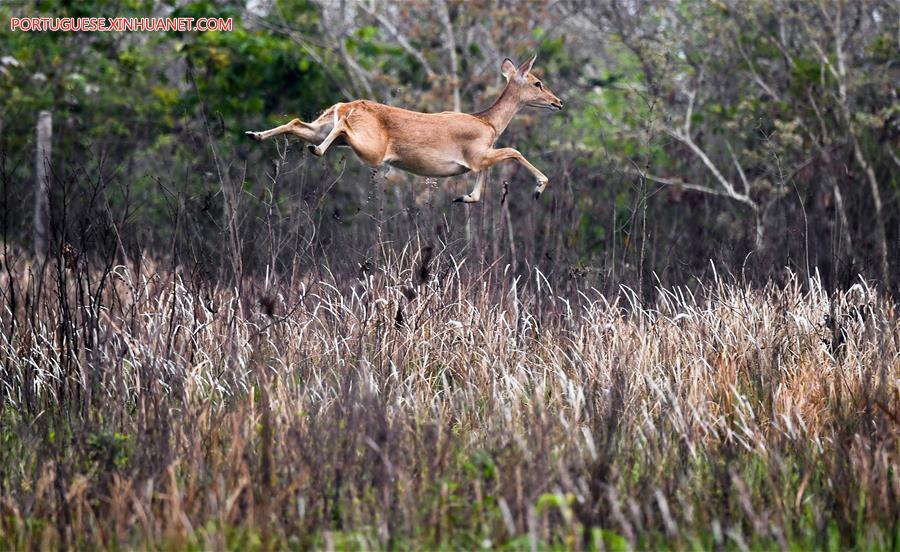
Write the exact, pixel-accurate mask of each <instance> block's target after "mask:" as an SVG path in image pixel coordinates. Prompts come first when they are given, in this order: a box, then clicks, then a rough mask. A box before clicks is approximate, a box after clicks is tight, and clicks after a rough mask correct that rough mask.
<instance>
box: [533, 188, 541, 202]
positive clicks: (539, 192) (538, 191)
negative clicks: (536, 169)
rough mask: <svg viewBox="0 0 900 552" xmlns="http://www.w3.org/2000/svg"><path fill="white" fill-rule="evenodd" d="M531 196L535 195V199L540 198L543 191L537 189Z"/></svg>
mask: <svg viewBox="0 0 900 552" xmlns="http://www.w3.org/2000/svg"><path fill="white" fill-rule="evenodd" d="M531 197H533V198H534V200H535V201H537V200H539V199H540V198H541V191H540V190H535V191H534V195H532V196H531Z"/></svg>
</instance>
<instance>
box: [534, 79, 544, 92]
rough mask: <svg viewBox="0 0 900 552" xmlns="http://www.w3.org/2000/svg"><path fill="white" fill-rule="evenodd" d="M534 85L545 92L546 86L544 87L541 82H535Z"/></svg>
mask: <svg viewBox="0 0 900 552" xmlns="http://www.w3.org/2000/svg"><path fill="white" fill-rule="evenodd" d="M534 85H535V86H537V87H538V88H540V89H541V90H543V89H544V85H543V84H541V81H537V82H535V83H534Z"/></svg>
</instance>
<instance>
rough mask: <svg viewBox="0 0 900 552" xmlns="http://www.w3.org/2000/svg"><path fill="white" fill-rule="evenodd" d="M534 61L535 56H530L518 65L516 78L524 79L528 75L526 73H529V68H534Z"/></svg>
mask: <svg viewBox="0 0 900 552" xmlns="http://www.w3.org/2000/svg"><path fill="white" fill-rule="evenodd" d="M536 59H537V55H534V56H531V59H529V60H528V61H526V62H525V63H523V64H522V65H520V66H519V68H518V69H517V70H516V77H518V78H520V79H524V78H525V77H526V76H527V75H528V73H530V72H531V68H532V67H534V62H535V60H536Z"/></svg>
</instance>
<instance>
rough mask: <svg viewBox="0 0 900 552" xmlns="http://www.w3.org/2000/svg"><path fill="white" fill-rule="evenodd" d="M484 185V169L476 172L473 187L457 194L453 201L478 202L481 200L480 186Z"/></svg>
mask: <svg viewBox="0 0 900 552" xmlns="http://www.w3.org/2000/svg"><path fill="white" fill-rule="evenodd" d="M483 185H484V171H481V172H479V173H476V176H475V188H474V189H473V190H472V191H471V192H469V193H467V194H466V195H463V196H459V197H458V198H456V199H454V200H453V203H478V202H479V201H481V187H482V186H483Z"/></svg>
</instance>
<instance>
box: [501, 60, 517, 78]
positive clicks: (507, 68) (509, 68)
mask: <svg viewBox="0 0 900 552" xmlns="http://www.w3.org/2000/svg"><path fill="white" fill-rule="evenodd" d="M500 72H501V73H503V76H504V77H506V80H509V79H510V78H511V77H512V76H513V75H514V74H515V72H516V64H515V63H513V62H512V60H511V59H509V58H506V59H504V60H503V64H502V65H500Z"/></svg>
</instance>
